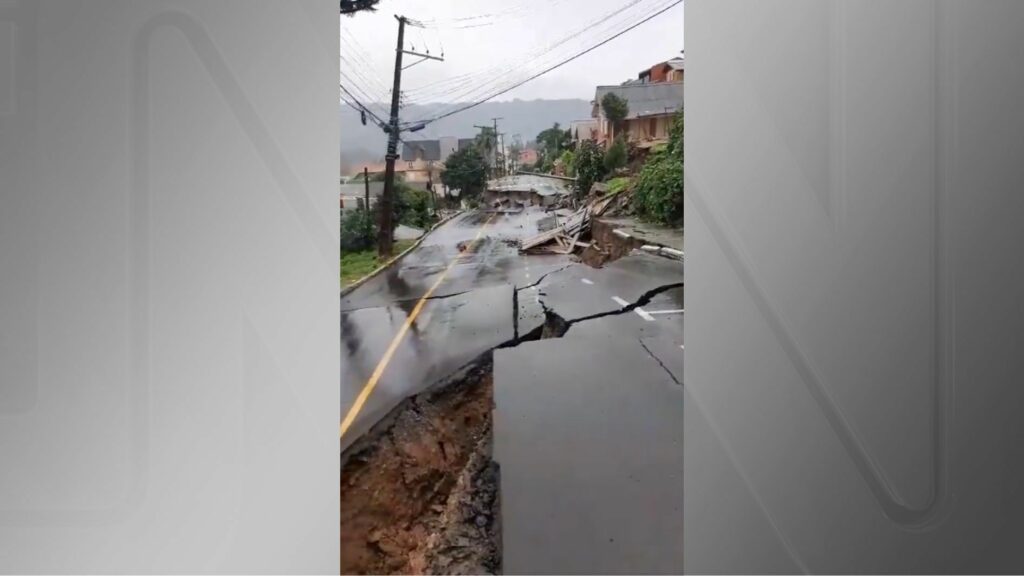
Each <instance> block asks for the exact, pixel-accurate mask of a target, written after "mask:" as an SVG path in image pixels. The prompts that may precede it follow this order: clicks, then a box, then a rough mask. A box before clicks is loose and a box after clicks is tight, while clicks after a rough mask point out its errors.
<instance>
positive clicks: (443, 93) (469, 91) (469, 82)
mask: <svg viewBox="0 0 1024 576" xmlns="http://www.w3.org/2000/svg"><path fill="white" fill-rule="evenodd" d="M643 1H644V0H631V1H630V2H629V3H627V4H626V5H624V6H622V7H620V8H618V9H616V10H613V11H612V12H610V13H608V14H605V15H604V16H602V17H601V18H599V19H597V20H596V21H593V22H591V23H589V24H588V25H587V26H585V27H583V28H581V29H580V30H577V31H576V32H574V33H572V34H570V35H568V36H566V37H563V38H561V39H560V40H558V41H556V42H552V43H549V44H548V45H547V46H544V47H541V48H539V49H538V50H536V51H535V52H533V53H531V54H529V55H528V56H527V57H526V58H525V59H524V60H523V61H521V62H513V63H510V64H506V65H499V66H495V67H491V68H488V69H484V70H481V71H479V72H475V73H470V74H466V75H463V76H462V77H458V78H456V79H455V81H454V82H449V81H442V83H445V84H444V88H443V89H440V90H438V89H436V88H435V89H434V90H433V91H428V92H426V93H424V92H422V91H419V92H417V91H416V90H410V92H412V93H415V94H416V95H417V98H419V99H421V100H430V99H435V100H455V101H460V100H465V99H467V98H469V97H470V96H473V95H478V94H481V93H483V92H485V91H486V90H487V89H488V88H489V87H490V86H489V85H496V84H497V83H499V82H500V81H501V79H502V78H504V77H505V76H507V75H509V74H511V73H513V72H517V71H518V72H519V74H520V76H519V77H522V76H525V75H528V74H529V72H530V66H531V64H533V63H534V62H536V61H538V60H541V64H543V62H545V61H546V60H542V59H544V58H545V57H547V58H548V59H551V60H553V59H555V57H560V56H559V53H558V52H557V50H558V49H559V48H560V47H561V46H563V45H565V44H567V43H568V42H570V41H572V40H574V39H577V38H579V37H581V36H582V35H584V34H585V33H587V32H588V31H591V30H594V29H595V28H597V27H598V26H601V25H604V24H606V23H608V22H609V20H612V19H613V18H615V17H616V16H619V15H622V14H623V13H625V12H626V11H627V10H629V9H631V8H633V7H634V6H637V5H638V4H640V3H641V2H643ZM612 24H613V25H614V26H615V27H617V26H618V25H619V24H616V23H614V22H613V23H612ZM600 33H601V30H598V34H600ZM569 48H570V50H572V46H570V47H569ZM533 69H534V70H536V69H537V68H533ZM523 72H526V74H523ZM480 78H490V79H491V80H490V81H489V82H479V81H478V79H480ZM442 83H438V85H441V84H442ZM510 83H511V82H510Z"/></svg>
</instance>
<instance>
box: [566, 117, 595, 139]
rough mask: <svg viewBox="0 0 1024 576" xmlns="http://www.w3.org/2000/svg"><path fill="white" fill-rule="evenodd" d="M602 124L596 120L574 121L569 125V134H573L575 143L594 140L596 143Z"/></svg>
mask: <svg viewBox="0 0 1024 576" xmlns="http://www.w3.org/2000/svg"><path fill="white" fill-rule="evenodd" d="M600 128H601V126H600V123H599V122H598V120H597V119H596V118H587V119H586V120H573V121H572V122H570V123H569V133H570V134H572V139H573V142H577V143H579V142H582V141H584V140H592V141H594V142H596V141H597V140H598V137H599V136H600V133H601V129H600Z"/></svg>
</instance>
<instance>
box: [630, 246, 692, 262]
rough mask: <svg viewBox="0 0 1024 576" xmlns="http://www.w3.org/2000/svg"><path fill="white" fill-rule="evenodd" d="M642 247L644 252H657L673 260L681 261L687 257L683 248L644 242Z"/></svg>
mask: <svg viewBox="0 0 1024 576" xmlns="http://www.w3.org/2000/svg"><path fill="white" fill-rule="evenodd" d="M640 249H641V250H643V251H644V252H649V253H651V254H657V255H658V256H662V257H664V258H669V259H672V260H678V261H680V262H682V261H683V259H684V258H685V254H684V253H683V251H682V250H676V249H674V248H669V247H668V246H657V245H654V244H644V245H643V246H641V247H640Z"/></svg>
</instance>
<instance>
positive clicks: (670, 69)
mask: <svg viewBox="0 0 1024 576" xmlns="http://www.w3.org/2000/svg"><path fill="white" fill-rule="evenodd" d="M683 72H684V66H683V58H681V57H678V58H672V59H671V60H666V61H665V62H660V63H658V64H655V65H654V66H651V67H650V68H646V69H644V70H641V71H640V73H639V74H638V75H637V77H636V79H633V80H627V81H626V82H623V83H622V84H619V85H617V86H598V87H597V90H596V91H595V94H594V100H593V101H592V102H591V105H592V111H591V116H592V117H593V119H594V120H595V121H596V122H597V138H596V139H595V140H596V141H597V142H598V143H600V144H604V143H606V142H607V141H608V140H610V139H612V138H614V137H615V134H613V133H612V132H613V131H614V130H613V126H612V125H611V122H610V121H609V120H608V118H607V117H605V114H604V109H603V108H602V107H601V99H602V98H604V97H605V95H606V94H608V93H614V94H616V95H617V96H619V97H620V98H622V99H624V100H626V102H627V104H628V106H629V114H628V115H627V116H626V118H625V120H624V121H623V123H622V124H623V125H622V131H623V133H624V134H625V136H626V138H628V139H629V141H630V142H633V143H635V144H637V145H639V146H640V147H642V148H643V147H649V146H651V145H653V144H656V143H659V142H664V141H667V140H668V133H669V129H670V128H671V126H672V121H673V119H674V117H675V114H676V112H678V111H679V110H682V109H683Z"/></svg>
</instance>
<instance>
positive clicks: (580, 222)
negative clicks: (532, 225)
mask: <svg viewBox="0 0 1024 576" xmlns="http://www.w3.org/2000/svg"><path fill="white" fill-rule="evenodd" d="M626 196H627V194H625V193H624V191H615V192H608V190H607V187H604V188H602V187H601V185H600V184H595V185H594V187H593V188H591V192H590V195H589V196H588V197H587V200H586V202H584V204H583V206H580V207H579V208H578V209H577V210H576V211H575V212H573V213H572V214H571V215H570V216H569V217H568V218H566V219H565V220H564V221H561V222H559V221H558V212H557V211H556V212H555V213H554V214H552V215H551V216H549V217H547V218H545V219H544V220H543V221H542V222H539V223H538V229H540V230H541V232H540V233H539V234H537V235H535V236H532V237H530V238H526V239H524V240H523V241H522V244H521V245H520V247H519V249H520V251H522V252H525V253H531V254H537V253H553V254H572V253H574V252H575V251H576V249H577V248H581V249H587V248H590V246H591V244H590V243H589V242H581V241H580V238H585V237H586V234H587V232H589V230H590V222H591V219H593V218H596V217H599V216H603V215H604V214H605V213H606V212H608V211H609V209H612V208H615V209H618V208H621V206H622V205H623V200H626V201H627V202H628V199H627V198H626ZM552 220H553V223H552Z"/></svg>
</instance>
